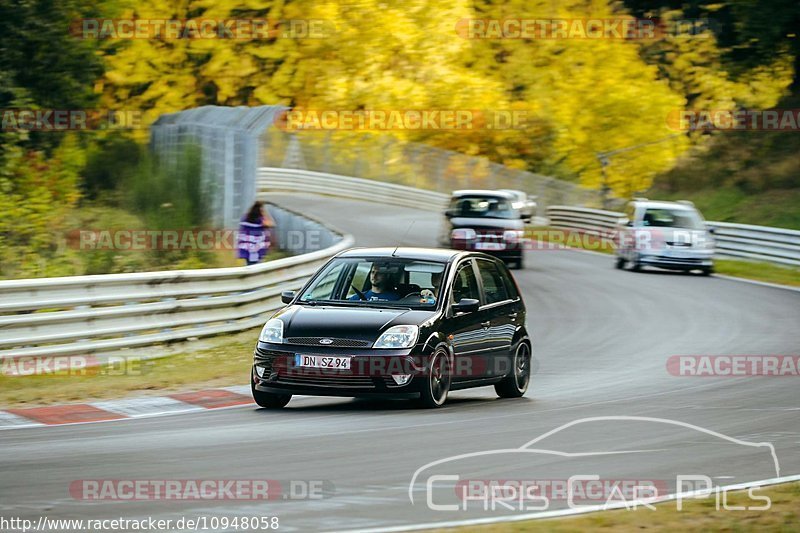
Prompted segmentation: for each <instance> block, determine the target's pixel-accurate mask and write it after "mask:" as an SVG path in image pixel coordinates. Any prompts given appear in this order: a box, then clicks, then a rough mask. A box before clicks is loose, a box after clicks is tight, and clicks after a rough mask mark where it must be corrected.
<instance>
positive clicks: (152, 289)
mask: <svg viewBox="0 0 800 533" xmlns="http://www.w3.org/2000/svg"><path fill="white" fill-rule="evenodd" d="M326 229H327V231H329V232H332V231H333V230H332V229H330V228H326ZM337 235H338V238H337V240H338V242H335V243H334V244H332V245H331V246H328V247H326V248H324V249H320V250H317V251H314V252H310V253H306V254H303V255H298V256H294V257H288V258H283V259H277V260H274V261H268V262H266V263H261V264H258V265H252V266H247V267H233V268H214V269H200V270H177V271H168V272H144V273H134V274H107V275H95V276H70V277H63V278H43V279H27V280H8V281H0V360H2V359H5V358H9V357H23V356H55V355H72V354H85V353H92V352H104V351H114V350H117V349H120V348H130V347H136V346H146V345H151V344H157V343H162V342H167V341H175V340H183V339H188V338H193V337H201V336H209V335H216V334H219V333H228V332H235V331H242V330H246V329H249V328H253V327H258V326H259V325H261V324H263V323H264V321H265V315H266V314H267V313H269V312H271V311H273V310H275V309H278V308H279V307H280V306H281V305H282V304H281V303H280V292H281V291H282V290H284V289H296V288H299V287H300V286H301V285H302V284H303V283H304V282H305V280H306V279H307V278H308V277H309V276H310V275H312V274H313V273H314V272H316V270H317V269H319V267H320V266H322V265H323V264H324V263H325V262H326V261H327V260H328V259H329V258H330V257H332V256H333V255H334V254H336V253H338V252H340V251H342V250H345V249H347V248H350V247H351V246H353V244H354V239H353V237H352V236H351V235H342V234H340V233H338V232H337Z"/></svg>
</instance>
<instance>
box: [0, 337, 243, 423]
mask: <svg viewBox="0 0 800 533" xmlns="http://www.w3.org/2000/svg"><path fill="white" fill-rule="evenodd" d="M257 337H258V330H257V329H255V330H249V331H244V332H241V333H237V334H235V335H226V336H220V337H217V338H215V339H212V340H211V343H212V344H213V345H212V346H210V347H208V348H203V349H198V350H196V351H194V350H192V351H190V348H188V347H187V348H186V352H184V353H177V354H175V355H171V356H169V357H164V358H160V359H149V360H139V361H131V360H128V361H127V364H126V365H115V366H114V367H112V368H108V367H97V368H90V369H87V370H86V371H85V372H82V373H79V372H73V373H72V374H71V375H70V374H67V373H65V372H62V373H54V374H44V375H33V376H9V375H0V408H9V407H34V406H41V405H52V404H64V403H72V402H90V401H95V400H102V399H109V398H121V397H125V396H131V395H134V396H145V395H148V394H157V395H163V394H165V393H168V392H175V391H179V390H186V389H192V390H198V389H203V388H208V387H227V386H232V385H247V384H248V383H249V381H248V379H249V372H250V365H251V364H252V361H253V347H254V346H255V341H256V338H257ZM120 353H126V352H120ZM126 357H130V358H133V357H136V352H135V351H134V350H131V351H130V355H127V354H126Z"/></svg>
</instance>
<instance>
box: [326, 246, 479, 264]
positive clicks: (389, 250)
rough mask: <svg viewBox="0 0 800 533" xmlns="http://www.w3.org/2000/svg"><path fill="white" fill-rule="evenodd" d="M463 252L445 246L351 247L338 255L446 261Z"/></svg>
mask: <svg viewBox="0 0 800 533" xmlns="http://www.w3.org/2000/svg"><path fill="white" fill-rule="evenodd" d="M463 253H464V252H460V251H458V250H447V249H445V248H410V247H407V248H404V247H398V248H394V247H386V248H350V249H349V250H345V251H344V252H342V253H340V254H339V256H338V257H396V258H398V259H419V260H421V261H442V262H446V261H449V260H450V259H452V258H454V257H456V256H458V255H459V254H463Z"/></svg>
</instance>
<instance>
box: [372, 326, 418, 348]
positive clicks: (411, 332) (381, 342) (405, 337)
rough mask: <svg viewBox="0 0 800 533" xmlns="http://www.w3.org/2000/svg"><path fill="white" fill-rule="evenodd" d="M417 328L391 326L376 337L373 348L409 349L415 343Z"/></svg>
mask: <svg viewBox="0 0 800 533" xmlns="http://www.w3.org/2000/svg"><path fill="white" fill-rule="evenodd" d="M418 335H419V327H417V326H392V327H391V328H389V329H387V330H386V331H384V332H383V334H382V335H381V336H380V337H378V340H377V341H375V344H373V345H372V347H373V348H411V347H412V346H414V344H416V342H417V336H418Z"/></svg>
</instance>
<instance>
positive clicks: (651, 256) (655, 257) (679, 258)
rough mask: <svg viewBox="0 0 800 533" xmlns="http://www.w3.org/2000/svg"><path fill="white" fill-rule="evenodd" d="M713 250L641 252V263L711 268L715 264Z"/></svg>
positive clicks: (672, 267) (689, 268)
mask: <svg viewBox="0 0 800 533" xmlns="http://www.w3.org/2000/svg"><path fill="white" fill-rule="evenodd" d="M713 255H714V251H713V250H692V251H691V252H684V251H682V250H678V251H673V250H654V251H652V252H649V253H640V254H639V263H640V264H641V265H642V266H653V267H658V268H665V269H670V270H694V269H701V268H711V267H713V266H714V261H713Z"/></svg>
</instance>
